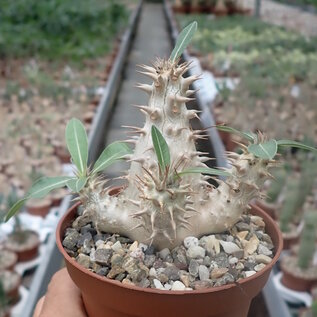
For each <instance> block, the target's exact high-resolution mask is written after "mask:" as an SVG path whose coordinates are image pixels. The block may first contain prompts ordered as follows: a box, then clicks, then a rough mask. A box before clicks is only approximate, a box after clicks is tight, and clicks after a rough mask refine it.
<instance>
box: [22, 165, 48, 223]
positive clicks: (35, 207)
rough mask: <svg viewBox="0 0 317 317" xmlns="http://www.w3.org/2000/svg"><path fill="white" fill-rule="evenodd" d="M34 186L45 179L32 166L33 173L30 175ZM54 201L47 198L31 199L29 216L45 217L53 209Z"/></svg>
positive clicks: (27, 208) (27, 204)
mask: <svg viewBox="0 0 317 317" xmlns="http://www.w3.org/2000/svg"><path fill="white" fill-rule="evenodd" d="M29 177H30V180H31V182H32V184H34V182H36V181H37V180H39V179H40V178H42V177H43V174H42V173H41V172H40V171H39V170H38V168H37V167H36V166H32V170H31V173H30V175H29ZM51 205H52V200H51V199H50V197H46V198H45V199H36V198H33V199H30V200H29V201H28V202H27V203H26V210H27V212H28V213H29V214H31V215H34V216H40V217H43V218H44V217H45V216H46V215H47V214H48V213H49V211H50V208H51Z"/></svg>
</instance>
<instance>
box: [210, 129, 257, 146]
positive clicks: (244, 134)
mask: <svg viewBox="0 0 317 317" xmlns="http://www.w3.org/2000/svg"><path fill="white" fill-rule="evenodd" d="M216 128H217V129H218V130H219V131H223V132H228V133H232V134H236V135H239V136H241V137H243V138H245V139H247V140H248V141H250V142H253V143H254V142H255V141H256V139H257V136H256V134H254V133H252V132H242V131H239V130H237V129H235V128H231V127H228V126H226V125H217V126H216Z"/></svg>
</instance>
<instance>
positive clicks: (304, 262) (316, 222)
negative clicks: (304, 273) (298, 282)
mask: <svg viewBox="0 0 317 317" xmlns="http://www.w3.org/2000/svg"><path fill="white" fill-rule="evenodd" d="M304 222H305V223H304V229H303V231H302V233H301V237H300V246H299V252H298V266H299V267H300V268H301V269H303V270H305V269H307V268H308V267H309V265H310V264H311V261H312V259H313V256H314V252H315V241H316V232H317V231H316V230H317V214H316V210H309V211H307V212H306V213H305V216H304Z"/></svg>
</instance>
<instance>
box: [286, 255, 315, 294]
mask: <svg viewBox="0 0 317 317" xmlns="http://www.w3.org/2000/svg"><path fill="white" fill-rule="evenodd" d="M287 258H288V257H287V256H285V257H283V259H282V261H281V270H282V272H283V275H282V279H281V282H282V284H283V285H284V286H286V287H288V288H289V289H292V290H294V291H298V292H310V290H311V289H312V288H313V287H315V286H317V278H316V277H315V278H313V277H311V278H309V277H307V278H304V277H300V276H297V275H295V274H294V272H293V271H291V270H289V269H287V266H286V265H285V261H287ZM289 258H290V257H289ZM293 258H296V257H294V256H293Z"/></svg>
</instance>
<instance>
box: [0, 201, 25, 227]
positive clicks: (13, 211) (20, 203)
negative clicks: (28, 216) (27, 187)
mask: <svg viewBox="0 0 317 317" xmlns="http://www.w3.org/2000/svg"><path fill="white" fill-rule="evenodd" d="M26 200H27V198H23V199H20V200H18V201H17V202H16V203H15V204H14V205H13V206H12V207H11V208H10V210H9V211H8V213H7V214H6V215H5V218H4V221H5V222H7V221H8V220H9V219H10V218H12V217H13V216H14V215H15V214H16V213H17V212H19V211H20V209H21V208H22V206H23V205H24V203H25V201H26Z"/></svg>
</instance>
